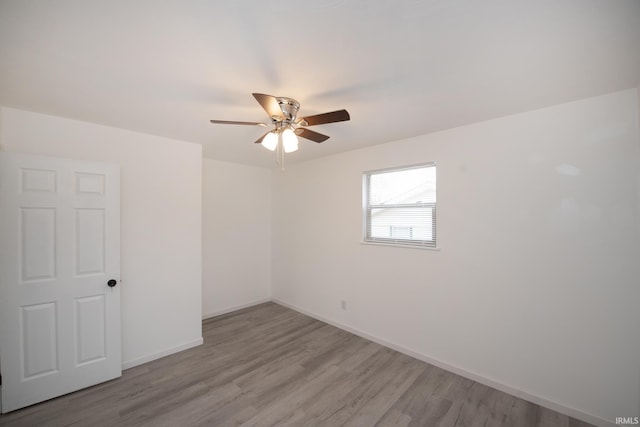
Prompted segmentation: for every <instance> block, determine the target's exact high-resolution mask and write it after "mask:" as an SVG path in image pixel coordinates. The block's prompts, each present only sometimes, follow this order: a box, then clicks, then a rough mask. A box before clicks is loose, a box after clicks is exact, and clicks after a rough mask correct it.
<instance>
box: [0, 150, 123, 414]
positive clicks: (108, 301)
mask: <svg viewBox="0 0 640 427" xmlns="http://www.w3.org/2000/svg"><path fill="white" fill-rule="evenodd" d="M119 246H120V171H119V167H118V166H117V165H111V164H103V163H93V162H84V161H75V160H67V159H55V158H46V157H35V156H27V155H20V154H14V153H0V371H1V373H2V381H3V383H2V412H9V411H12V410H15V409H18V408H21V407H24V406H27V405H31V404H33V403H37V402H41V401H43V400H47V399H50V398H53V397H56V396H59V395H62V394H66V393H69V392H72V391H75V390H78V389H80V388H83V387H87V386H90V385H93V384H97V383H99V382H102V381H106V380H109V379H112V378H115V377H118V376H120V375H121V338H120V335H121V330H120V327H121V326H120V284H119V283H117V285H116V286H114V287H109V286H108V285H107V283H108V281H109V280H110V279H115V280H117V281H118V282H119V279H120V247H119Z"/></svg>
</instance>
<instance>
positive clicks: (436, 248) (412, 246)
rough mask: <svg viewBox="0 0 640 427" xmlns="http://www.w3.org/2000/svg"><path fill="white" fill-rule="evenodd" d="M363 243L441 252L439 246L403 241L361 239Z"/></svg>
mask: <svg viewBox="0 0 640 427" xmlns="http://www.w3.org/2000/svg"><path fill="white" fill-rule="evenodd" d="M360 244H361V245H374V246H393V247H396V248H408V249H420V250H423V251H424V250H426V251H437V252H440V248H439V247H437V246H436V247H435V248H430V247H428V246H418V245H403V244H402V243H383V242H369V241H367V240H362V241H360Z"/></svg>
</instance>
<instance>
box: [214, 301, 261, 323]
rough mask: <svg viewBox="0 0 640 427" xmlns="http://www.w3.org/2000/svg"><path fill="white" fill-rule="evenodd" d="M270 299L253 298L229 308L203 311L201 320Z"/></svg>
mask: <svg viewBox="0 0 640 427" xmlns="http://www.w3.org/2000/svg"><path fill="white" fill-rule="evenodd" d="M270 301H272V299H271V298H261V299H258V300H254V301H251V302H248V303H246V304H240V305H236V306H233V307H229V308H223V309H220V310H215V311H212V312H210V313H203V315H202V320H206V319H211V318H212V317H217V316H222V315H223V314H227V313H233V312H234V311H238V310H242V309H245V308H249V307H253V306H255V305H260V304H264V303H265V302H270Z"/></svg>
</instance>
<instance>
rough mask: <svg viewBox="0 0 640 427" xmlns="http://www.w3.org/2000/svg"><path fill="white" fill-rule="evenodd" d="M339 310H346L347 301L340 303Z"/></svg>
mask: <svg viewBox="0 0 640 427" xmlns="http://www.w3.org/2000/svg"><path fill="white" fill-rule="evenodd" d="M340 308H342V309H343V310H346V309H347V301H345V300H342V301H340Z"/></svg>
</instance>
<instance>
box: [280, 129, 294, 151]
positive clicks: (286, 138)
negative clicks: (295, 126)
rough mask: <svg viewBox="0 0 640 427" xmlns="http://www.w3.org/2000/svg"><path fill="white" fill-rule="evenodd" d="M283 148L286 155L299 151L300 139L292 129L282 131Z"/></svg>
mask: <svg viewBox="0 0 640 427" xmlns="http://www.w3.org/2000/svg"><path fill="white" fill-rule="evenodd" d="M282 148H284V152H285V153H293V152H294V151H297V150H298V137H297V136H296V134H295V133H294V132H293V130H292V129H291V128H287V129H285V130H283V131H282Z"/></svg>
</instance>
